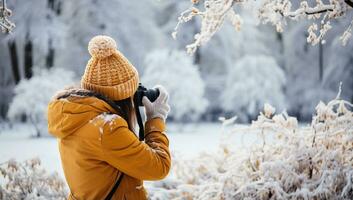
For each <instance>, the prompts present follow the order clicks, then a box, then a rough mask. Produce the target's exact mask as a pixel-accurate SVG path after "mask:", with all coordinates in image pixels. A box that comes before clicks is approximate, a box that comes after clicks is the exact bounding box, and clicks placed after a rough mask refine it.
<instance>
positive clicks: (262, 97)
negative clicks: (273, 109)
mask: <svg viewBox="0 0 353 200" xmlns="http://www.w3.org/2000/svg"><path fill="white" fill-rule="evenodd" d="M285 81H286V78H285V75H284V72H283V70H282V69H281V68H280V67H279V66H278V64H277V63H276V60H275V59H274V58H272V57H269V56H264V55H252V56H250V55H248V56H244V57H243V58H241V59H240V60H239V61H238V62H236V63H235V65H234V67H233V68H232V69H231V70H230V71H229V73H228V76H227V80H226V87H225V89H224V91H223V94H222V102H223V103H222V105H223V107H224V109H225V110H226V111H229V112H232V113H233V114H236V115H238V117H239V118H240V119H241V120H242V121H247V120H249V119H251V118H252V117H255V115H256V113H258V112H259V110H260V109H261V108H262V106H263V105H264V104H265V103H270V104H272V105H276V106H277V107H278V108H284V107H285V95H284V93H283V89H284V85H285Z"/></svg>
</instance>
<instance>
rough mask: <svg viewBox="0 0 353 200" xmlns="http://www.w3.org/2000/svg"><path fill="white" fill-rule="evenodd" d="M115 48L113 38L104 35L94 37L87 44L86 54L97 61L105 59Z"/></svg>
mask: <svg viewBox="0 0 353 200" xmlns="http://www.w3.org/2000/svg"><path fill="white" fill-rule="evenodd" d="M116 49H117V46H116V42H115V41H114V39H113V38H111V37H109V36H105V35H98V36H95V37H93V38H92V39H91V41H89V43H88V52H89V53H90V54H91V56H92V57H96V58H98V59H102V58H106V57H108V56H111V55H112V54H113V53H114V52H116Z"/></svg>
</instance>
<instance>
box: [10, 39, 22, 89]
mask: <svg viewBox="0 0 353 200" xmlns="http://www.w3.org/2000/svg"><path fill="white" fill-rule="evenodd" d="M7 44H8V47H9V52H10V59H11V65H12V66H11V69H12V75H13V78H14V80H15V84H16V85H17V84H18V83H19V82H20V80H21V76H20V70H19V66H18V57H17V48H16V42H15V40H13V41H10V42H8V43H7Z"/></svg>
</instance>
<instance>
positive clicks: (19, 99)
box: [7, 68, 74, 137]
mask: <svg viewBox="0 0 353 200" xmlns="http://www.w3.org/2000/svg"><path fill="white" fill-rule="evenodd" d="M73 83H74V74H73V72H71V71H68V70H64V69H61V68H52V69H50V70H46V69H38V71H37V72H36V73H35V74H34V76H33V77H32V78H31V79H29V80H27V79H24V80H21V82H20V83H19V84H18V85H17V86H16V87H15V90H14V91H15V97H14V98H13V100H12V102H11V103H10V108H9V111H8V113H7V116H8V118H9V119H10V120H11V121H17V120H21V118H22V117H23V116H24V117H25V118H26V120H28V121H29V122H30V123H31V124H32V125H33V126H34V127H35V129H36V131H37V133H36V134H37V137H40V136H41V135H42V134H43V133H46V131H47V120H46V116H47V115H46V111H47V107H48V103H49V101H50V99H51V97H52V96H53V95H54V93H55V92H56V91H58V90H60V89H62V88H63V87H65V86H67V85H70V84H73Z"/></svg>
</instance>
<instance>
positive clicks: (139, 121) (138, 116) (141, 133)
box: [134, 97, 145, 141]
mask: <svg viewBox="0 0 353 200" xmlns="http://www.w3.org/2000/svg"><path fill="white" fill-rule="evenodd" d="M134 107H135V113H136V119H137V124H138V125H139V139H140V141H143V140H144V139H145V131H144V127H143V122H142V118H141V113H140V108H139V105H138V102H137V98H135V97H134Z"/></svg>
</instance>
